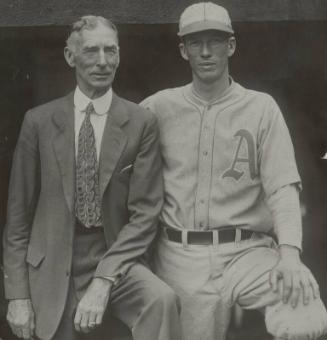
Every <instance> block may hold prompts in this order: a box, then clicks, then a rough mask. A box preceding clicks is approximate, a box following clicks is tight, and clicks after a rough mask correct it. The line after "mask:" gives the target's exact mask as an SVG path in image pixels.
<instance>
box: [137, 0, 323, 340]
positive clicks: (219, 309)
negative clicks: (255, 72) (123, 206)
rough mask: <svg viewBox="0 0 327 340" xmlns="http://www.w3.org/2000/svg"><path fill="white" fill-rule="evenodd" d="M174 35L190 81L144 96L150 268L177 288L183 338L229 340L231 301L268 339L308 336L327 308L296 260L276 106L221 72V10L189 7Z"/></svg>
mask: <svg viewBox="0 0 327 340" xmlns="http://www.w3.org/2000/svg"><path fill="white" fill-rule="evenodd" d="M178 35H179V37H180V38H181V42H180V46H179V47H180V52H181V55H182V57H183V58H184V59H185V60H186V61H188V62H189V64H190V67H191V71H192V83H191V84H188V85H185V86H182V87H177V88H173V89H167V90H164V91H160V92H158V93H156V94H154V95H152V96H150V97H149V98H147V99H145V100H144V101H143V102H142V103H141V105H143V106H145V107H147V108H148V109H150V110H151V111H153V112H154V113H155V114H156V116H157V117H158V121H159V127H160V138H161V152H162V157H163V163H164V184H165V203H164V207H163V210H162V213H161V235H160V238H159V243H158V247H157V250H156V255H155V256H156V257H155V272H156V273H157V274H158V275H159V277H161V278H162V279H163V280H164V281H166V282H167V283H168V284H169V285H170V286H171V287H173V288H174V289H175V290H176V292H177V293H178V294H179V296H180V298H181V301H182V316H181V317H182V324H183V325H182V326H183V332H184V339H185V340H200V339H201V340H223V339H225V338H226V331H227V328H228V325H229V321H230V314H231V307H232V306H233V304H235V303H238V304H239V305H240V306H241V307H242V308H245V309H259V310H261V311H262V312H263V313H264V315H265V322H266V327H267V330H268V332H269V333H271V334H272V335H273V336H274V338H275V339H316V338H317V337H319V336H320V335H321V334H324V333H325V332H326V330H327V314H326V310H325V307H324V305H323V303H322V301H321V299H320V297H319V288H318V285H317V283H316V281H315V279H314V277H313V276H312V274H311V272H310V271H309V269H308V268H306V267H305V266H304V265H303V264H302V262H301V260H300V252H301V243H302V231H301V228H302V226H301V217H300V216H301V215H300V205H299V191H300V189H301V182H300V177H299V174H298V171H297V167H296V163H295V157H294V151H293V146H292V142H291V139H290V135H289V132H288V129H287V127H286V124H285V122H284V119H283V116H282V114H281V112H280V110H279V108H278V106H277V104H276V102H275V101H274V100H273V98H271V97H270V96H269V95H268V94H265V93H260V92H256V91H252V90H248V89H246V88H244V87H242V86H241V85H239V84H238V83H236V82H235V81H233V79H232V78H231V77H230V76H229V70H228V59H229V58H230V57H231V56H232V55H233V54H234V52H235V48H236V40H235V37H234V31H233V28H232V25H231V21H230V17H229V14H228V12H227V11H226V9H224V8H223V7H221V6H218V5H216V4H213V3H210V2H202V3H197V4H194V5H191V6H189V7H188V8H186V9H185V11H184V12H183V13H182V15H181V18H180V22H179V32H178ZM272 232H274V234H275V236H276V239H277V242H275V241H274V238H272V237H271V234H272Z"/></svg>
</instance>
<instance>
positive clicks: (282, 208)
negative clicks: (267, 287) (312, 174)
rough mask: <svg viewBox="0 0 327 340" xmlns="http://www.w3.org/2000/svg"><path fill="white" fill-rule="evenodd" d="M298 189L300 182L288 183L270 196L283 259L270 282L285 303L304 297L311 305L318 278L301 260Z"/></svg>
mask: <svg viewBox="0 0 327 340" xmlns="http://www.w3.org/2000/svg"><path fill="white" fill-rule="evenodd" d="M297 188H298V187H297V185H296V184H290V185H285V186H283V187H282V188H280V189H278V190H277V191H276V192H275V193H274V194H272V195H270V196H269V197H268V198H267V204H268V207H269V208H270V211H271V212H272V215H273V219H274V228H275V233H276V235H277V239H278V244H279V262H278V263H277V265H276V266H275V268H274V269H273V270H272V271H271V275H270V282H271V285H272V289H273V290H274V291H276V292H277V291H279V292H280V294H281V296H282V298H283V302H284V303H290V304H291V305H292V306H293V307H296V305H297V303H298V301H300V300H302V299H303V303H304V304H308V303H309V301H310V298H311V297H312V296H313V297H314V298H316V297H318V296H319V287H318V284H317V282H316V280H315V279H314V277H313V275H312V274H311V272H310V270H309V269H308V268H307V267H306V266H304V264H303V263H302V262H301V259H300V251H301V243H302V223H301V211H300V203H299V193H298V189H297ZM301 295H302V298H301Z"/></svg>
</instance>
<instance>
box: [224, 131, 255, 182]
mask: <svg viewBox="0 0 327 340" xmlns="http://www.w3.org/2000/svg"><path fill="white" fill-rule="evenodd" d="M234 137H240V139H239V142H238V146H237V149H236V153H235V157H234V161H233V163H232V166H231V168H230V169H228V170H227V171H225V173H224V174H223V178H225V177H232V178H234V179H235V180H236V181H238V180H239V179H240V178H241V177H242V176H243V174H244V171H239V170H237V169H236V168H235V166H236V164H237V163H248V165H249V170H250V176H251V179H254V178H255V176H256V173H255V144H254V140H253V137H252V135H251V133H250V132H249V131H247V130H244V129H242V130H239V131H237V132H236V133H235V135H234ZM243 141H245V142H246V144H247V150H248V157H247V158H243V157H240V156H239V152H240V149H241V146H242V143H243Z"/></svg>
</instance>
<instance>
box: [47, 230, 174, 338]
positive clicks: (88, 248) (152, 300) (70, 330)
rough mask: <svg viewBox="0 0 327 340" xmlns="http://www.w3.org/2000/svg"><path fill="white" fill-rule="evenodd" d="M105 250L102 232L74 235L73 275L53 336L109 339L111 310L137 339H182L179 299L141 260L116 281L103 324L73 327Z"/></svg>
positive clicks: (111, 331)
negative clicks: (86, 329) (79, 329)
mask: <svg viewBox="0 0 327 340" xmlns="http://www.w3.org/2000/svg"><path fill="white" fill-rule="evenodd" d="M105 251H106V245H105V241H104V235H103V233H102V232H97V233H94V234H93V233H92V234H88V235H83V234H82V235H79V234H77V235H76V236H75V241H74V256H73V266H72V272H73V275H72V279H71V284H70V289H69V293H68V297H67V301H66V306H65V310H64V313H63V316H62V320H61V322H60V324H59V327H58V329H57V332H56V334H55V336H54V338H53V340H77V339H89V340H102V339H107V338H108V337H109V336H110V335H112V334H113V333H114V330H113V329H110V328H109V327H108V326H110V324H109V323H108V316H109V314H111V315H113V316H115V317H116V318H118V319H120V320H121V321H122V322H123V323H125V324H126V325H127V327H128V328H129V329H130V331H131V333H132V335H133V339H134V340H145V339H147V340H179V339H180V321H179V311H178V309H179V308H178V299H177V297H176V295H175V293H174V292H173V291H172V289H171V288H169V287H168V286H167V285H166V284H165V283H164V282H162V281H161V280H160V279H159V278H157V277H156V276H155V275H154V274H153V273H152V272H151V271H150V270H149V269H148V268H146V267H145V266H144V265H142V264H135V265H134V266H132V268H131V269H130V270H129V271H128V273H127V274H126V275H125V276H123V277H122V278H121V279H120V280H119V282H118V283H117V284H115V286H114V287H113V289H112V291H111V295H110V300H109V303H108V308H107V313H106V315H105V317H104V319H103V322H102V325H101V326H100V327H98V328H97V329H95V330H94V331H92V332H90V333H88V334H87V335H82V334H80V333H78V332H76V331H75V330H74V316H75V311H76V307H77V304H78V301H79V300H80V299H81V297H82V296H83V294H84V293H85V290H86V288H87V287H88V285H89V284H90V282H91V280H92V277H93V273H94V270H95V268H96V265H97V264H98V262H99V260H100V259H101V257H102V255H103V254H104V252H105ZM111 325H112V323H111Z"/></svg>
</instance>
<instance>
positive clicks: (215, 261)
mask: <svg viewBox="0 0 327 340" xmlns="http://www.w3.org/2000/svg"><path fill="white" fill-rule="evenodd" d="M278 258H279V257H278V252H277V251H276V249H275V243H274V241H273V240H272V238H270V237H269V236H266V235H263V234H253V236H252V238H251V239H249V240H243V241H239V242H230V243H223V244H215V245H191V244H184V245H183V244H180V243H176V242H172V241H169V240H167V239H166V237H165V235H164V233H162V237H161V238H160V240H159V243H158V247H157V253H156V257H155V273H156V274H157V275H158V276H159V277H160V278H161V279H162V280H164V281H165V282H167V283H168V284H169V285H170V286H171V287H172V288H173V289H174V290H175V291H176V293H177V294H178V295H179V297H180V299H181V306H182V310H181V323H182V332H183V339H184V340H225V339H226V334H227V329H228V326H229V322H230V317H231V308H232V306H233V305H234V304H235V303H238V304H239V305H240V306H241V307H242V308H244V309H258V310H260V311H262V312H263V313H264V314H265V322H266V327H267V330H268V332H269V333H271V334H272V335H274V336H275V337H277V338H281V339H296V340H300V339H301V340H302V339H306V340H307V339H312V338H316V337H317V336H319V335H322V334H324V333H325V332H326V331H327V313H326V309H325V307H324V305H323V303H322V301H321V300H320V298H317V299H314V300H313V299H312V300H311V301H310V303H309V304H308V305H303V302H302V301H300V302H299V304H298V306H297V308H295V309H293V308H292V307H291V306H290V304H284V303H283V302H282V301H281V298H280V296H279V294H278V293H274V292H273V291H272V289H271V286H270V284H269V275H270V271H271V269H272V268H273V267H274V266H275V265H276V263H277V261H278ZM309 336H311V337H309Z"/></svg>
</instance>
